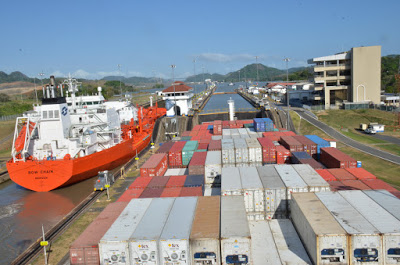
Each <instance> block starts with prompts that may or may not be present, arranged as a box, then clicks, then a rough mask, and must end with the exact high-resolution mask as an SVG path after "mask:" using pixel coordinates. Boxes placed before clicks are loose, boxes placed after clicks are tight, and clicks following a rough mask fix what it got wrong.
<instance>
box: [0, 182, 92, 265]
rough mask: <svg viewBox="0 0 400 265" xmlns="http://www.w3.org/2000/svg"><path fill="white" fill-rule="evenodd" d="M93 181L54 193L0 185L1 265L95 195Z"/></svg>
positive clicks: (9, 184)
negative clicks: (93, 193) (91, 195)
mask: <svg viewBox="0 0 400 265" xmlns="http://www.w3.org/2000/svg"><path fill="white" fill-rule="evenodd" d="M95 181H96V178H91V179H88V180H85V181H83V182H80V183H78V184H75V185H72V186H70V187H66V188H61V189H58V190H55V191H51V192H33V191H29V190H26V189H24V188H22V187H20V186H18V185H17V184H15V183H14V182H13V181H11V180H9V181H7V182H5V183H2V184H0V241H1V242H2V244H0V264H10V263H11V262H12V261H13V260H14V259H15V258H16V257H17V256H18V255H19V254H21V253H22V252H23V251H24V250H25V249H27V248H28V247H29V246H30V245H31V244H32V243H33V242H35V241H36V240H37V239H38V238H39V237H40V236H41V234H42V224H43V227H44V230H45V232H46V231H48V230H49V229H50V228H51V227H53V226H54V225H55V224H57V223H58V222H59V221H61V220H62V219H63V217H64V216H65V215H67V214H68V213H69V212H70V211H71V210H72V209H73V208H74V207H75V206H77V205H78V204H79V203H80V202H81V201H83V200H84V199H85V198H86V197H87V196H88V195H89V194H90V193H91V192H92V191H93V187H94V183H95Z"/></svg>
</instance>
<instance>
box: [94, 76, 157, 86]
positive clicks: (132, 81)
mask: <svg viewBox="0 0 400 265" xmlns="http://www.w3.org/2000/svg"><path fill="white" fill-rule="evenodd" d="M102 80H106V81H119V80H121V82H124V83H125V84H129V85H144V84H151V83H157V81H158V82H159V81H160V80H159V79H155V78H154V77H139V76H133V77H124V76H106V77H104V78H103V79H102ZM161 82H163V80H161Z"/></svg>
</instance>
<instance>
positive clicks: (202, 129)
mask: <svg viewBox="0 0 400 265" xmlns="http://www.w3.org/2000/svg"><path fill="white" fill-rule="evenodd" d="M200 130H201V131H205V130H208V124H202V125H201V126H200Z"/></svg>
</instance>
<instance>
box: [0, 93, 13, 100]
mask: <svg viewBox="0 0 400 265" xmlns="http://www.w3.org/2000/svg"><path fill="white" fill-rule="evenodd" d="M10 100H11V99H10V96H9V95H7V94H4V93H0V102H8V101H10Z"/></svg>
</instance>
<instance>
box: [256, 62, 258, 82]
mask: <svg viewBox="0 0 400 265" xmlns="http://www.w3.org/2000/svg"><path fill="white" fill-rule="evenodd" d="M256 67H257V82H258V56H256Z"/></svg>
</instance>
